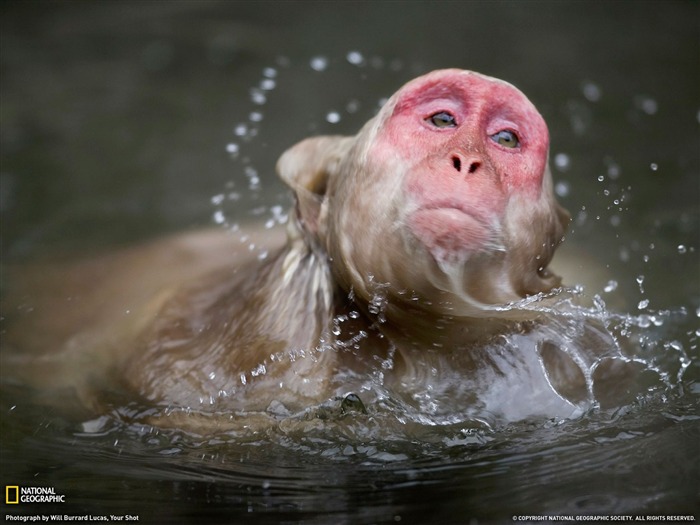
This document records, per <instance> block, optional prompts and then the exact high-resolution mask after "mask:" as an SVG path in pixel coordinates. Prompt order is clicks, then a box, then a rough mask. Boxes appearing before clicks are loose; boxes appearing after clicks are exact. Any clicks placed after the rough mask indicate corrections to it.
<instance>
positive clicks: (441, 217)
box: [409, 204, 491, 252]
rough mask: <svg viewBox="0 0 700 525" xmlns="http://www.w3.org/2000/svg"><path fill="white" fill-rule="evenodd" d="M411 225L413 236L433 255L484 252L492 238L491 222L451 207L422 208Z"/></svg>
mask: <svg viewBox="0 0 700 525" xmlns="http://www.w3.org/2000/svg"><path fill="white" fill-rule="evenodd" d="M409 222H410V226H411V229H412V231H413V233H414V234H415V235H416V236H417V237H418V238H419V239H420V240H421V241H422V242H423V243H424V244H425V245H426V246H427V247H428V249H430V250H431V251H433V249H439V250H441V251H448V252H452V251H464V250H475V249H480V248H481V247H483V246H484V245H485V244H486V243H487V242H488V241H489V239H490V238H491V228H490V227H489V222H488V221H487V220H485V219H484V218H482V217H479V216H478V215H476V214H474V213H472V212H471V211H465V210H464V209H463V208H462V207H459V206H453V205H451V204H447V205H431V206H425V207H422V208H420V209H418V210H417V211H416V212H414V213H413V214H411V217H410V220H409Z"/></svg>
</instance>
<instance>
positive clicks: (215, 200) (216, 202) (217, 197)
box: [211, 193, 224, 206]
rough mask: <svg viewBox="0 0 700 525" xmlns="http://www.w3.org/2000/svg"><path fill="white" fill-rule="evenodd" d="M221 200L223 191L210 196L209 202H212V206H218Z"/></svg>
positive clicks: (222, 200)
mask: <svg viewBox="0 0 700 525" xmlns="http://www.w3.org/2000/svg"><path fill="white" fill-rule="evenodd" d="M222 202H224V194H223V193H219V194H218V195H214V196H213V197H212V198H211V203H212V204H213V205H214V206H218V205H219V204H221V203H222Z"/></svg>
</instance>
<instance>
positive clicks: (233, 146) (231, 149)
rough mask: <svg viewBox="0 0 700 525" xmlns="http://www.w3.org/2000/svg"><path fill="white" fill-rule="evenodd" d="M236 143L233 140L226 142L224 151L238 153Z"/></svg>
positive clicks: (232, 153)
mask: <svg viewBox="0 0 700 525" xmlns="http://www.w3.org/2000/svg"><path fill="white" fill-rule="evenodd" d="M239 149H240V148H239V147H238V144H236V143H235V142H231V143H230V144H226V151H227V152H229V153H230V154H231V155H238V151H239Z"/></svg>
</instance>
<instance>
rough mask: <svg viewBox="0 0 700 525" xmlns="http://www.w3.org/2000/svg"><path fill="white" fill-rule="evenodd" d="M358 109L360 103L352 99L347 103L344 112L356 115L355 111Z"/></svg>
mask: <svg viewBox="0 0 700 525" xmlns="http://www.w3.org/2000/svg"><path fill="white" fill-rule="evenodd" d="M359 109H360V101H359V100H356V99H353V100H351V101H350V102H348V103H347V105H346V106H345V111H347V112H348V113H357V110H359Z"/></svg>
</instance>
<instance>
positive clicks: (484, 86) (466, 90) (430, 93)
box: [383, 69, 536, 114]
mask: <svg viewBox="0 0 700 525" xmlns="http://www.w3.org/2000/svg"><path fill="white" fill-rule="evenodd" d="M442 96H450V97H455V96H459V97H463V98H465V99H470V98H479V97H481V98H487V97H493V98H496V99H501V100H503V99H505V98H507V99H510V100H511V102H512V103H513V104H515V105H520V106H524V107H527V108H528V109H529V110H535V111H536V108H535V106H534V104H532V102H530V100H529V99H528V98H527V97H526V96H525V95H524V94H523V92H522V91H520V90H519V89H518V88H517V87H515V86H514V85H513V84H510V83H509V82H506V81H505V80H501V79H498V78H495V77H490V76H488V75H483V74H481V73H477V72H475V71H469V70H464V69H439V70H436V71H432V72H430V73H427V74H425V75H422V76H420V77H417V78H414V79H413V80H411V81H409V82H407V83H406V84H404V85H403V86H402V87H401V88H400V89H399V90H398V91H397V92H396V93H394V95H393V96H392V97H391V98H390V99H389V101H388V102H387V104H386V105H385V106H384V109H383V113H389V114H390V113H393V112H395V111H396V112H399V111H402V110H404V109H407V108H410V107H412V106H415V105H417V104H419V103H421V102H422V101H424V100H425V99H429V98H440V97H442Z"/></svg>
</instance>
